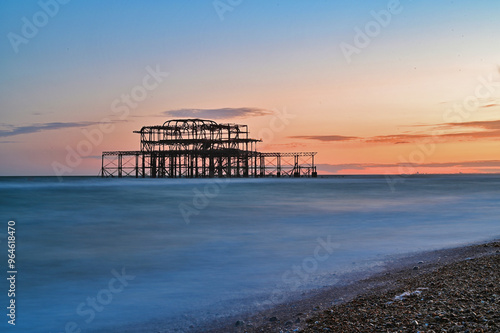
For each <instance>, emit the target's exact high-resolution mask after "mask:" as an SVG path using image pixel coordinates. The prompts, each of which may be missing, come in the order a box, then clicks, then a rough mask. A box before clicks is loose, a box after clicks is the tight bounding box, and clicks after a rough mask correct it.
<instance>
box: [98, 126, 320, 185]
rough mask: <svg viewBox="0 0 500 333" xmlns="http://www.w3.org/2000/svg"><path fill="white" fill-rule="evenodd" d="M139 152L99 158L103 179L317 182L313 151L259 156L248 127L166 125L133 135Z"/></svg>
mask: <svg viewBox="0 0 500 333" xmlns="http://www.w3.org/2000/svg"><path fill="white" fill-rule="evenodd" d="M134 133H138V134H139V135H140V137H141V150H138V151H106V152H103V153H102V163H101V172H100V175H101V176H102V177H136V178H139V177H142V178H144V177H151V178H180V177H184V178H198V177H206V178H212V177H282V176H288V177H304V176H306V177H307V176H308V177H316V175H317V173H316V166H315V165H314V155H316V153H315V152H299V153H262V152H258V151H257V143H258V142H260V141H261V140H257V139H252V138H249V132H248V127H247V125H239V124H218V123H216V122H214V121H211V120H203V119H176V120H169V121H166V122H165V123H163V125H160V126H145V127H143V128H141V130H140V131H134Z"/></svg>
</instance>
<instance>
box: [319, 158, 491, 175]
mask: <svg viewBox="0 0 500 333" xmlns="http://www.w3.org/2000/svg"><path fill="white" fill-rule="evenodd" d="M316 167H317V168H318V170H321V171H326V172H332V173H336V172H339V171H342V170H362V171H363V170H369V169H371V168H397V167H419V168H453V167H455V168H488V170H490V168H500V160H486V161H484V160H480V161H461V162H443V163H421V164H411V163H396V164H389V163H378V164H376V163H346V164H317V165H316Z"/></svg>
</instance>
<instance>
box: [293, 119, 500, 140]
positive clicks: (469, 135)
mask: <svg viewBox="0 0 500 333" xmlns="http://www.w3.org/2000/svg"><path fill="white" fill-rule="evenodd" d="M412 126H413V127H418V128H422V127H427V130H424V132H423V133H421V132H419V133H413V134H411V133H405V134H389V135H377V136H372V137H357V136H344V135H300V136H290V137H289V138H292V139H305V140H317V141H322V142H343V141H355V140H356V141H358V142H365V143H375V144H411V143H419V142H428V141H433V142H446V141H474V140H484V139H490V140H491V139H493V140H497V139H500V120H489V121H469V122H462V123H443V124H436V125H422V124H418V125H412Z"/></svg>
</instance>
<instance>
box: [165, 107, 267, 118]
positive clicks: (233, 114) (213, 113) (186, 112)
mask: <svg viewBox="0 0 500 333" xmlns="http://www.w3.org/2000/svg"><path fill="white" fill-rule="evenodd" d="M271 114H273V111H270V110H266V109H261V108H253V107H244V108H220V109H179V110H169V111H164V112H162V115H163V116H168V117H183V118H185V117H190V118H207V119H226V118H241V117H258V116H267V115H271Z"/></svg>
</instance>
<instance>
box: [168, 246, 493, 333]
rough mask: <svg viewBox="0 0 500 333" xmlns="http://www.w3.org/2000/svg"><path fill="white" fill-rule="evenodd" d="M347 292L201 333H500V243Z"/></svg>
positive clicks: (406, 260)
mask: <svg viewBox="0 0 500 333" xmlns="http://www.w3.org/2000/svg"><path fill="white" fill-rule="evenodd" d="M370 274H371V275H370ZM340 284H341V285H340V286H336V287H329V288H323V289H320V290H316V291H313V292H310V293H309V294H307V295H304V296H303V298H302V299H300V300H296V301H291V302H288V303H284V304H281V305H278V306H276V307H274V308H272V309H269V310H266V311H262V312H259V313H256V314H251V315H246V316H245V315H239V316H236V317H232V318H225V319H221V320H220V321H218V322H214V323H212V325H211V326H210V327H206V326H205V327H193V331H194V332H214V333H215V332H417V331H421V332H441V331H443V330H446V332H466V331H468V332H500V287H499V285H500V242H499V241H498V240H496V241H492V242H489V243H486V244H478V245H470V246H465V247H459V248H453V249H445V250H438V251H431V252H423V253H418V254H414V255H411V256H407V257H402V258H398V259H393V260H390V261H388V262H387V263H385V265H384V267H383V270H382V272H379V273H375V274H373V273H370V272H364V273H353V274H350V275H345V276H343V277H341V283H340ZM159 331H160V332H161V330H159Z"/></svg>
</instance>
